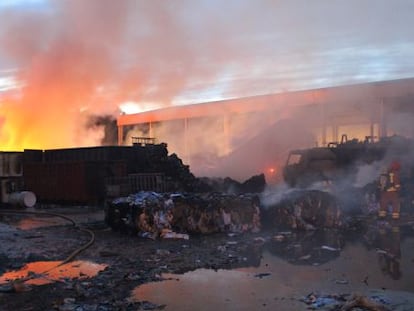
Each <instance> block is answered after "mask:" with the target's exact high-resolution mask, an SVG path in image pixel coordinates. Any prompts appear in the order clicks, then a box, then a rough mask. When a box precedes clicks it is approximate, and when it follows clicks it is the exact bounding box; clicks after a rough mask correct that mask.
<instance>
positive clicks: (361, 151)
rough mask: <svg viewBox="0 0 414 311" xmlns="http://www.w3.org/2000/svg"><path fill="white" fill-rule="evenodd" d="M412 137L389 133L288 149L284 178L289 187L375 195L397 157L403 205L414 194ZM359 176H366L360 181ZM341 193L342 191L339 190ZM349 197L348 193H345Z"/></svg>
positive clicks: (344, 138)
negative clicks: (321, 145)
mask: <svg viewBox="0 0 414 311" xmlns="http://www.w3.org/2000/svg"><path fill="white" fill-rule="evenodd" d="M413 155H414V140H413V139H412V138H407V137H403V136H397V135H394V136H388V137H382V138H380V139H378V140H375V139H374V138H373V137H370V136H368V137H366V138H365V140H363V141H360V140H358V139H348V137H347V135H346V134H344V135H342V137H341V140H340V142H332V143H329V144H328V145H327V146H326V147H313V148H307V149H300V150H292V151H290V152H289V155H288V158H287V161H286V165H285V166H284V168H283V179H284V181H285V182H286V184H287V185H288V186H289V187H290V188H295V189H302V190H304V191H306V190H307V189H312V188H315V187H316V188H318V187H319V188H320V187H325V186H326V187H327V189H334V191H332V192H335V191H336V193H335V194H336V195H343V194H344V193H345V194H349V193H350V192H349V191H354V190H357V192H354V193H355V195H357V193H358V194H361V193H362V195H363V196H364V195H367V194H369V195H375V194H376V192H377V191H378V187H377V181H378V178H379V176H380V174H381V172H382V171H383V170H385V169H386V168H387V167H388V166H389V164H390V163H391V162H392V161H394V160H397V161H398V162H400V164H401V172H400V174H401V196H402V198H403V202H404V204H406V203H407V204H411V203H410V202H412V201H413V199H414V197H412V193H413V191H412V190H414V157H413ZM361 176H362V177H364V178H365V180H364V182H361ZM339 192H342V193H339ZM348 197H349V196H348Z"/></svg>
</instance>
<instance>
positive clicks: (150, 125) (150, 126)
mask: <svg viewBox="0 0 414 311" xmlns="http://www.w3.org/2000/svg"><path fill="white" fill-rule="evenodd" d="M148 136H149V137H150V138H154V132H153V129H152V122H151V121H150V122H149V123H148Z"/></svg>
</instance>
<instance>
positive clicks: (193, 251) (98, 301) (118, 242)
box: [0, 209, 260, 311]
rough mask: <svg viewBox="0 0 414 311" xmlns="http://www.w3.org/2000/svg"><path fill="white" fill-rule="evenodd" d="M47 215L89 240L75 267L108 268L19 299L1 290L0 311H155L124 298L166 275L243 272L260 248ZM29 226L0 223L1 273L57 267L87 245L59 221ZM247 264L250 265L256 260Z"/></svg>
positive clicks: (23, 221)
mask: <svg viewBox="0 0 414 311" xmlns="http://www.w3.org/2000/svg"><path fill="white" fill-rule="evenodd" d="M47 212H52V210H47ZM53 212H58V213H62V214H64V215H66V216H68V217H71V218H73V219H77V220H79V223H81V227H83V228H89V229H90V230H91V231H92V232H93V233H94V235H95V241H94V243H93V244H92V245H91V246H90V247H89V248H87V249H86V250H84V251H83V252H81V253H80V254H79V255H77V256H76V260H86V261H91V262H94V263H100V264H106V265H107V267H106V268H105V269H104V270H103V271H101V272H100V273H99V274H98V275H97V276H96V277H93V278H88V279H83V278H82V277H80V278H79V279H72V280H70V279H66V280H64V281H63V282H55V283H52V284H46V285H41V286H36V285H33V286H30V285H28V286H25V287H24V288H23V289H22V290H21V291H19V292H14V289H12V288H10V287H9V285H3V286H2V287H1V288H0V289H1V292H2V293H0V305H1V308H0V309H1V310H33V311H35V310H39V311H40V310H139V309H153V308H155V309H156V308H157V306H153V305H151V304H147V303H145V304H144V303H140V302H138V303H132V302H129V301H128V298H129V296H130V293H131V291H132V290H133V289H134V288H135V287H136V286H138V285H140V284H143V283H147V282H151V281H158V280H160V278H161V273H165V272H171V273H182V272H187V271H191V270H194V269H197V268H211V269H218V268H224V269H226V268H235V267H242V266H246V265H249V264H248V263H247V262H246V261H247V260H250V258H247V257H246V256H247V255H246V254H251V252H250V250H249V249H250V248H251V247H257V243H260V239H259V241H257V239H256V241H255V238H257V237H258V236H260V234H256V235H254V234H244V235H239V236H232V240H233V241H234V240H237V241H238V243H237V244H234V245H226V240H227V239H228V236H227V235H225V234H221V235H212V236H191V238H190V239H189V240H184V239H182V240H151V239H144V238H140V237H137V236H128V235H125V234H121V233H118V232H113V231H112V230H111V229H109V228H108V227H107V226H106V225H105V224H104V222H103V213H102V212H99V211H95V210H89V212H88V213H79V210H76V214H72V212H74V211H73V210H72V211H70V210H62V209H60V210H53ZM36 219H38V221H39V220H40V225H42V226H43V227H37V228H32V229H30V227H31V226H37V225H39V223H36V221H33V216H32V215H25V216H14V215H13V216H12V215H7V216H3V217H2V221H0V243H1V244H0V245H1V246H0V273H4V272H5V271H6V270H7V271H9V270H16V269H19V268H21V267H23V266H24V265H25V264H26V263H28V262H35V261H59V260H64V259H65V258H67V257H68V256H70V255H71V253H72V252H74V251H75V250H76V249H78V248H80V247H81V246H82V245H85V244H87V243H88V241H90V239H91V236H90V235H89V234H88V233H87V232H84V231H79V230H78V229H76V228H75V227H73V226H72V225H71V224H70V223H69V222H67V223H65V221H61V220H59V221H58V222H62V224H61V225H56V224H53V222H52V226H47V219H48V217H46V216H42V217H36ZM49 219H50V218H49ZM82 219H83V220H86V221H87V222H86V223H85V222H84V221H82ZM88 221H89V222H88ZM42 222H43V223H42ZM82 222H83V223H82ZM16 225H17V226H16ZM19 226H20V227H24V228H25V230H21V229H19ZM223 245H226V251H225V252H224V251H222V249H221V248H220V246H223ZM253 260H254V261H256V262H257V261H258V260H259V261H260V258H254V259H253ZM79 306H82V307H80V308H79ZM76 307H78V309H76ZM160 308H161V307H160Z"/></svg>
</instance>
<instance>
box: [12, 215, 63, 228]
mask: <svg viewBox="0 0 414 311" xmlns="http://www.w3.org/2000/svg"><path fill="white" fill-rule="evenodd" d="M12 224H13V225H14V226H15V227H17V228H19V229H21V230H31V229H37V228H42V227H52V226H59V225H66V224H70V223H69V222H68V221H66V220H64V219H61V218H58V217H44V218H40V217H36V218H24V219H21V220H19V221H16V222H12Z"/></svg>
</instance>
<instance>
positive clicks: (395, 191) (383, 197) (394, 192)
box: [378, 161, 401, 219]
mask: <svg viewBox="0 0 414 311" xmlns="http://www.w3.org/2000/svg"><path fill="white" fill-rule="evenodd" d="M399 171H400V163H399V162H398V161H393V162H392V163H391V165H390V167H389V168H388V170H387V171H386V172H383V173H382V174H381V176H380V182H379V187H380V208H379V211H378V217H379V218H385V216H387V210H388V205H389V204H391V206H392V219H399V218H400V189H401V185H400V172H399Z"/></svg>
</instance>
